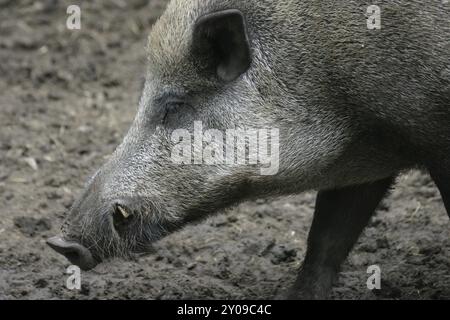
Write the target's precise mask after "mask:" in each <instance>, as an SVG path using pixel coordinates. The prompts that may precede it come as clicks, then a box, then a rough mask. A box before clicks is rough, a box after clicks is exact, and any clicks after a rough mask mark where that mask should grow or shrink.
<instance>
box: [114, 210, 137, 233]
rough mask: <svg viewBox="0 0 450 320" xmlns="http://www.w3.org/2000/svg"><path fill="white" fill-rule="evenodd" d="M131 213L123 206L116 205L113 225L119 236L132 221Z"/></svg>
mask: <svg viewBox="0 0 450 320" xmlns="http://www.w3.org/2000/svg"><path fill="white" fill-rule="evenodd" d="M133 217H134V216H133V213H132V212H131V211H130V210H129V209H128V208H127V207H125V206H124V205H122V204H118V203H116V204H115V206H114V212H113V224H114V228H115V229H116V231H117V232H118V233H119V235H121V234H123V233H124V232H125V231H126V228H127V227H128V225H129V224H130V222H131V221H132V220H133Z"/></svg>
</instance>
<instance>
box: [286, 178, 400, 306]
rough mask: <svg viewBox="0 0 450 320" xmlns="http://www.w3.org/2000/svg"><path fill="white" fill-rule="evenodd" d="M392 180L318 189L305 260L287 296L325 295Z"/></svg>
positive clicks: (316, 296)
mask: <svg viewBox="0 0 450 320" xmlns="http://www.w3.org/2000/svg"><path fill="white" fill-rule="evenodd" d="M393 181H394V178H389V179H385V180H381V181H377V182H373V183H367V184H364V185H359V186H352V187H347V188H343V189H338V190H329V191H321V192H319V194H318V196H317V201H316V211H315V213H314V220H313V224H312V227H311V231H310V234H309V238H308V249H307V253H306V257H305V261H304V263H303V266H302V268H301V271H300V274H299V276H298V278H297V280H296V282H295V285H294V286H293V288H292V289H291V291H290V292H289V294H288V296H287V298H288V299H325V298H327V297H328V294H329V293H330V290H331V288H332V285H333V282H334V281H335V280H336V279H337V275H338V272H339V269H340V266H341V264H342V263H343V262H344V260H345V259H346V258H347V255H348V253H349V252H350V250H351V249H352V247H353V246H354V244H355V243H356V241H357V240H358V238H359V236H360V234H361V232H362V231H363V229H364V227H365V226H366V225H367V224H368V222H369V220H370V217H371V216H372V214H373V213H374V211H375V209H376V208H377V206H378V204H379V203H380V201H381V200H382V199H383V197H384V196H385V194H386V192H387V191H388V189H389V187H390V186H391V185H392V183H393Z"/></svg>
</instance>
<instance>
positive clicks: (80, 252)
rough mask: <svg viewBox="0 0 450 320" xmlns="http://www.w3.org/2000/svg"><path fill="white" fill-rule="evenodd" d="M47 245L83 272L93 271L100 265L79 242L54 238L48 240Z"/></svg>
mask: <svg viewBox="0 0 450 320" xmlns="http://www.w3.org/2000/svg"><path fill="white" fill-rule="evenodd" d="M47 244H48V245H49V246H50V247H51V248H52V249H53V250H55V251H56V252H58V253H60V254H62V255H63V256H65V257H66V258H67V259H68V260H69V261H70V262H71V263H73V264H74V265H77V266H79V267H80V268H81V269H82V270H85V271H87V270H91V269H93V268H95V266H96V265H97V264H98V263H99V262H98V261H97V260H96V259H94V257H93V256H92V254H91V252H90V251H89V250H88V249H86V248H85V247H84V246H82V245H81V244H79V243H77V242H70V241H66V240H65V239H63V238H62V237H53V238H51V239H48V240H47Z"/></svg>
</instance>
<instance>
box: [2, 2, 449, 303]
mask: <svg viewBox="0 0 450 320" xmlns="http://www.w3.org/2000/svg"><path fill="white" fill-rule="evenodd" d="M73 3H74V1H70V2H68V1H53V0H45V1H35V0H33V1H31V0H30V1H13V0H0V298H2V299H72V298H76V299H112V298H113V299H116V298H117V299H174V298H175V299H181V298H183V299H187V298H193V299H213V298H224V299H243V298H254V299H256V298H258V299H269V298H272V297H274V296H275V295H276V294H277V293H279V292H281V291H282V290H284V289H286V288H287V287H288V286H289V284H290V283H292V281H293V280H294V277H295V273H296V272H295V270H296V269H297V268H298V267H299V264H300V262H301V261H302V259H303V257H304V253H305V242H306V237H307V232H308V228H309V226H310V224H311V219H312V213H313V205H314V198H315V194H314V193H306V194H302V195H299V196H295V197H289V198H283V199H278V200H273V201H268V200H260V201H257V202H251V203H246V204H243V205H241V206H239V207H238V208H235V209H234V210H230V211H229V212H227V213H226V214H222V215H219V216H216V217H214V218H211V219H209V220H208V221H206V222H204V223H202V224H200V225H197V226H189V227H187V228H186V229H185V230H184V231H182V232H179V233H177V234H174V235H173V236H170V237H168V238H166V239H165V240H163V241H161V242H159V243H158V244H157V245H156V249H157V252H156V253H155V254H152V255H148V256H145V257H141V258H139V259H138V260H137V261H130V262H124V261H113V262H111V263H109V264H103V265H100V266H98V267H97V268H96V269H95V270H94V271H91V272H86V273H83V274H82V283H83V286H82V290H81V291H75V292H73V291H69V290H68V289H66V287H65V283H66V278H67V275H65V271H66V268H67V266H68V263H67V262H66V261H65V259H64V258H62V257H60V256H59V255H57V254H55V253H54V252H52V251H51V250H49V248H47V246H46V245H45V239H46V238H48V237H49V236H52V235H54V234H56V233H58V231H59V226H60V223H61V221H62V218H63V216H64V212H65V211H66V210H67V209H68V208H69V207H70V206H71V204H72V202H73V201H74V199H75V197H76V196H77V194H79V192H80V190H81V189H82V187H83V183H84V182H85V181H86V179H87V178H88V177H89V175H90V174H92V173H93V172H94V170H95V169H96V168H97V167H98V166H99V165H100V164H101V163H102V162H104V160H105V158H106V157H107V155H108V154H110V153H111V152H112V151H113V150H114V148H115V146H116V145H117V144H118V143H119V142H120V140H121V137H122V136H123V135H124V133H125V132H126V130H127V128H128V126H129V124H130V122H131V120H132V118H133V116H134V113H135V110H136V107H137V102H138V99H139V90H140V83H141V78H142V76H143V73H144V70H145V68H144V66H145V51H144V47H145V44H146V43H145V40H146V36H147V34H148V31H149V30H150V28H151V25H152V24H153V23H154V21H155V19H156V18H157V17H158V16H159V15H160V14H161V12H162V11H163V9H164V6H165V1H153V0H152V1H148V0H133V1H124V0H115V1H95V2H94V1H84V2H82V4H81V8H82V29H81V30H80V31H69V30H67V29H66V27H65V22H66V17H67V16H66V8H67V6H68V5H69V4H73ZM373 264H377V265H379V266H380V267H381V269H382V279H383V282H382V289H381V290H380V291H375V292H372V291H369V290H368V289H367V287H366V280H367V276H368V275H367V274H366V270H367V267H368V266H369V265H373ZM333 298H336V299H407V298H412V299H450V222H449V219H448V216H447V214H446V212H445V210H444V207H443V204H442V202H441V199H440V197H439V194H438V192H437V190H436V188H435V186H434V184H433V183H432V181H431V180H430V178H429V177H428V175H427V174H426V173H420V172H416V171H414V172H410V173H407V174H405V175H403V176H402V177H400V178H399V182H398V184H397V187H396V188H395V190H394V191H393V192H392V195H391V196H390V197H389V198H388V199H387V200H386V201H385V203H384V204H383V205H382V206H381V208H380V210H379V213H378V215H377V216H376V217H375V218H374V219H373V221H372V222H371V224H370V226H369V227H368V228H367V229H366V231H365V232H364V235H363V237H362V238H361V239H360V241H359V243H358V245H357V246H356V248H355V250H354V251H353V252H352V254H351V256H350V258H349V259H348V262H347V263H346V264H345V265H344V267H343V273H342V277H341V279H340V281H339V283H338V285H337V287H336V289H335V290H334V292H333Z"/></svg>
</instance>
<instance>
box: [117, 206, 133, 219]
mask: <svg viewBox="0 0 450 320" xmlns="http://www.w3.org/2000/svg"><path fill="white" fill-rule="evenodd" d="M117 209H118V210H119V212H120V214H121V215H122V216H123V217H124V218H125V219H128V218H129V217H130V214H129V213H128V212H127V211H126V210H125V209H124V208H122V207H121V206H120V205H118V206H117Z"/></svg>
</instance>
